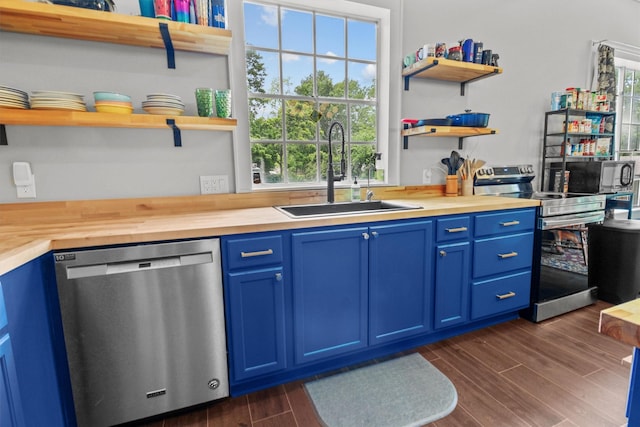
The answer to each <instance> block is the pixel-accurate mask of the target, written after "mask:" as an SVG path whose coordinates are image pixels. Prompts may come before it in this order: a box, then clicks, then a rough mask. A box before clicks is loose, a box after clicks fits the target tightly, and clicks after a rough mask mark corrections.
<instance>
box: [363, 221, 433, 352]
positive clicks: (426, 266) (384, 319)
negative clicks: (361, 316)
mask: <svg viewBox="0 0 640 427" xmlns="http://www.w3.org/2000/svg"><path fill="white" fill-rule="evenodd" d="M370 234H371V238H370V239H369V242H370V243H369V251H370V252H369V344H370V345H374V344H379V343H385V342H389V341H393V340H397V339H399V338H406V337H410V336H413V335H417V334H421V333H425V332H428V331H429V330H430V329H431V314H432V311H431V308H430V307H431V306H432V301H431V299H432V297H431V289H432V288H431V281H432V274H433V271H432V264H433V263H432V258H433V256H432V254H433V242H432V239H433V227H432V222H431V221H420V222H412V223H406V224H399V225H396V224H393V225H380V226H375V227H371V229H370Z"/></svg>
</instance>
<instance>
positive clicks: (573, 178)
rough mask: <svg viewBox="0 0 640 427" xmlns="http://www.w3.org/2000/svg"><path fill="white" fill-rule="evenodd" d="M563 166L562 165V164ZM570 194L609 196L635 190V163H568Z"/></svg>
mask: <svg viewBox="0 0 640 427" xmlns="http://www.w3.org/2000/svg"><path fill="white" fill-rule="evenodd" d="M560 165H561V164H560ZM565 169H566V170H567V171H569V177H568V178H569V185H568V190H569V192H570V193H594V194H596V193H597V194H607V193H618V192H621V191H632V190H633V175H634V169H635V162H634V161H627V160H600V161H586V162H581V161H574V162H567V163H566V165H565Z"/></svg>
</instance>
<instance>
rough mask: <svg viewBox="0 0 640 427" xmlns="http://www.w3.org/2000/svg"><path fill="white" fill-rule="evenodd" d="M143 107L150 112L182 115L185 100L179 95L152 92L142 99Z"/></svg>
mask: <svg viewBox="0 0 640 427" xmlns="http://www.w3.org/2000/svg"><path fill="white" fill-rule="evenodd" d="M142 109H143V110H144V111H146V112H147V113H149V114H164V115H169V116H181V115H182V113H184V102H182V98H180V97H179V96H178V95H170V94H167V93H151V94H149V95H147V100H146V101H142Z"/></svg>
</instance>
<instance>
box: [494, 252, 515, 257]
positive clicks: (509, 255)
mask: <svg viewBox="0 0 640 427" xmlns="http://www.w3.org/2000/svg"><path fill="white" fill-rule="evenodd" d="M498 256H499V257H500V259H505V258H511V257H514V256H518V252H509V253H508V254H498Z"/></svg>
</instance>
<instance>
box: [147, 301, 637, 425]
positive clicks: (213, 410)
mask: <svg viewBox="0 0 640 427" xmlns="http://www.w3.org/2000/svg"><path fill="white" fill-rule="evenodd" d="M609 306H610V304H608V303H604V302H599V303H598V304H596V305H593V306H589V307H585V308H583V309H580V310H577V311H574V312H571V313H567V314H564V315H562V316H559V317H556V318H554V319H549V320H547V321H545V322H542V323H539V324H534V323H531V322H529V321H527V320H524V319H517V320H514V321H511V322H507V323H503V324H500V325H497V326H493V327H490V328H486V329H482V330H480V331H475V332H471V333H468V334H464V335H460V336H458V337H455V338H452V339H448V340H445V341H441V342H438V343H434V344H430V345H426V346H423V347H419V348H417V349H415V351H417V352H419V353H420V354H422V355H423V356H424V357H425V358H426V359H427V360H429V361H430V362H431V363H432V364H433V365H434V366H436V367H437V368H438V369H439V370H440V371H441V372H442V373H444V374H445V375H446V376H447V377H448V378H449V379H450V380H451V381H452V382H453V384H454V385H455V387H456V390H457V392H458V405H457V407H456V409H455V410H454V411H453V412H452V413H451V414H450V415H449V416H447V417H445V418H443V419H441V420H438V421H436V422H434V423H431V424H428V427H445V426H446V427H448V426H451V427H454V426H455V427H459V426H469V427H474V426H486V427H501V426H504V427H517V426H544V427H552V426H554V427H591V426H594V427H596V426H598V427H601V426H611V427H620V426H624V425H625V424H626V418H625V407H626V396H627V387H628V381H629V367H627V366H623V365H622V363H621V360H622V359H623V358H624V357H626V356H628V355H630V354H631V351H632V348H631V346H628V345H624V344H622V343H620V342H618V341H616V340H614V339H612V338H609V337H606V336H603V335H600V334H598V320H599V314H600V310H602V309H604V308H606V307H609ZM143 425H144V426H146V427H170V426H176V427H186V426H189V427H217V426H220V427H234V426H238V427H316V426H317V427H319V426H321V425H322V424H321V423H320V421H319V420H318V418H317V416H316V414H315V411H314V409H313V404H312V403H311V401H310V400H309V398H308V397H307V394H306V392H305V389H304V386H303V382H302V381H297V382H293V383H290V384H285V385H281V386H277V387H273V388H270V389H267V390H263V391H259V392H255V393H251V394H249V395H246V396H240V397H236V398H228V399H223V400H219V401H216V402H213V403H212V404H210V405H208V406H206V407H204V408H202V407H201V408H198V409H195V410H192V411H190V412H184V413H180V414H176V415H172V416H169V417H167V418H164V419H160V420H155V421H153V422H147V423H144V424H143Z"/></svg>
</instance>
